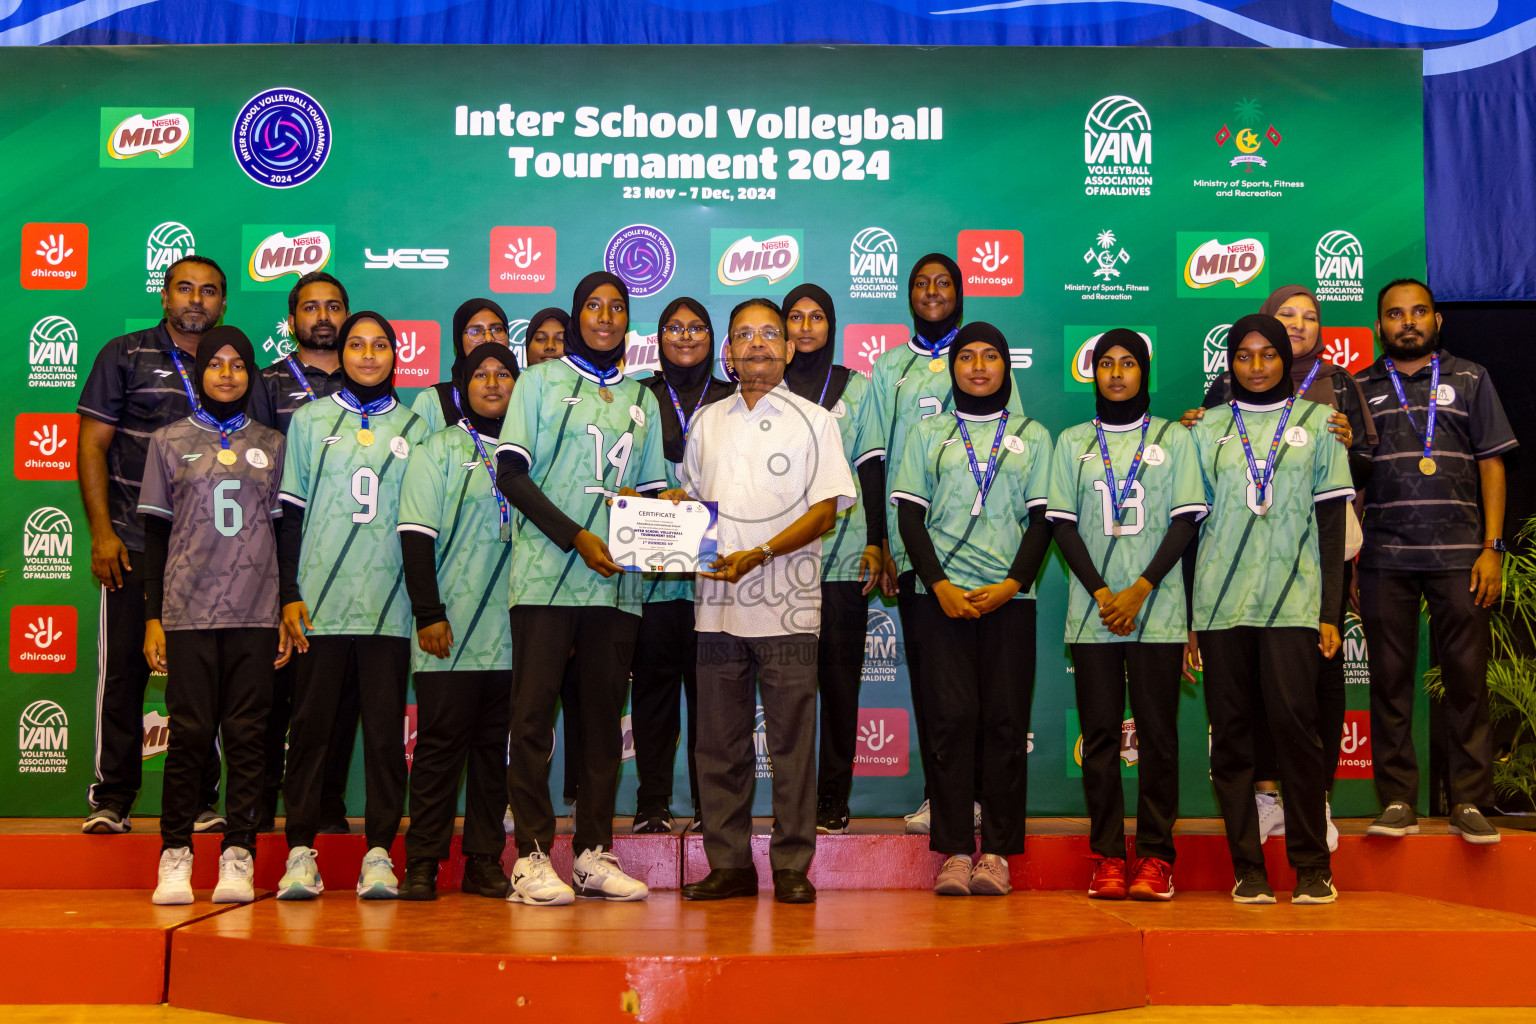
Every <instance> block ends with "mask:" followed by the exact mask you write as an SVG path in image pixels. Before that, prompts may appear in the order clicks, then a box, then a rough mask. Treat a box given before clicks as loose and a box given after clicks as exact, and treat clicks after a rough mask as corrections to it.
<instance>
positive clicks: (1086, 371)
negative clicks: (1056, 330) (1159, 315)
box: [1061, 325, 1157, 394]
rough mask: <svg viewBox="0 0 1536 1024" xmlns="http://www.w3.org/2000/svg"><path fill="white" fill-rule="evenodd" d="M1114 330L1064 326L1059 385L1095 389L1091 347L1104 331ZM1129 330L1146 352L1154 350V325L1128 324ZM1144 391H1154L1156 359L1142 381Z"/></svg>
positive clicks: (1110, 328) (1151, 352)
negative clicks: (1145, 388)
mask: <svg viewBox="0 0 1536 1024" xmlns="http://www.w3.org/2000/svg"><path fill="white" fill-rule="evenodd" d="M1121 326H1124V325H1121ZM1111 330H1114V327H1113V326H1108V327H1073V326H1068V327H1066V328H1064V329H1063V333H1062V349H1061V351H1062V363H1063V364H1064V369H1065V372H1064V373H1063V375H1062V377H1063V379H1062V385H1063V386H1064V387H1065V388H1066V390H1068V391H1092V390H1094V388H1095V384H1094V374H1093V369H1094V368H1093V347H1094V346H1095V345H1097V344H1098V343H1099V339H1100V338H1102V337H1103V336H1104V332H1106V331H1111ZM1131 330H1133V331H1135V332H1136V333H1137V334H1139V335H1141V340H1142V341H1144V342H1146V343H1147V353H1148V354H1149V355H1152V354H1155V353H1156V351H1157V328H1156V327H1132V328H1131ZM1146 384H1147V392H1148V393H1149V394H1150V393H1154V392H1156V391H1157V360H1156V359H1154V360H1152V379H1151V380H1149V381H1147V382H1146Z"/></svg>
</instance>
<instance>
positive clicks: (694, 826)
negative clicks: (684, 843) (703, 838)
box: [683, 807, 704, 835]
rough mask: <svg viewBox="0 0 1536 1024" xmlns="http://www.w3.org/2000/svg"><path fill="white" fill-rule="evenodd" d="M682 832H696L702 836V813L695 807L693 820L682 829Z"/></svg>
mask: <svg viewBox="0 0 1536 1024" xmlns="http://www.w3.org/2000/svg"><path fill="white" fill-rule="evenodd" d="M683 831H684V832H697V833H699V834H700V835H702V834H703V833H704V812H703V811H701V810H699V809H698V808H697V807H695V808H694V809H693V820H692V821H690V822H689V823H688V827H687V828H685V829H683Z"/></svg>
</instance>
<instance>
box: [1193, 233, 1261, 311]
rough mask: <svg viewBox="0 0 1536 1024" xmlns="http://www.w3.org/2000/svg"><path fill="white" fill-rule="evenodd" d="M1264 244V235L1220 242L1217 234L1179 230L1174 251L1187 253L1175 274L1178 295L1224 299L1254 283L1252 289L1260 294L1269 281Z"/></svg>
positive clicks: (1253, 235)
mask: <svg viewBox="0 0 1536 1024" xmlns="http://www.w3.org/2000/svg"><path fill="white" fill-rule="evenodd" d="M1268 246H1269V235H1268V234H1258V233H1255V234H1252V235H1247V236H1244V237H1241V238H1237V239H1235V240H1234V241H1231V242H1224V241H1222V240H1221V238H1220V237H1219V236H1218V237H1212V236H1211V235H1209V234H1205V233H1202V232H1194V231H1180V232H1179V233H1178V251H1179V252H1181V253H1188V255H1187V256H1186V257H1185V258H1184V266H1183V269H1182V271H1181V273H1180V276H1179V294H1180V296H1181V297H1183V298H1192V297H1196V296H1198V297H1201V298H1212V299H1219V298H1225V297H1230V296H1231V295H1232V293H1233V292H1234V291H1236V290H1237V289H1239V288H1242V287H1244V286H1246V285H1249V284H1255V283H1257V284H1258V287H1257V288H1255V289H1254V291H1257V292H1260V293H1262V292H1263V291H1264V290H1265V288H1266V286H1267V285H1268V283H1269V265H1268V263H1267V261H1266V260H1265V250H1266V249H1267V248H1268ZM1227 285H1230V287H1226V286H1227Z"/></svg>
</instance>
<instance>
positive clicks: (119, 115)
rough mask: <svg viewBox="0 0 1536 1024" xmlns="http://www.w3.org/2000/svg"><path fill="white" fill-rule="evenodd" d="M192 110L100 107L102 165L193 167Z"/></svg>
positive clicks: (183, 108)
mask: <svg viewBox="0 0 1536 1024" xmlns="http://www.w3.org/2000/svg"><path fill="white" fill-rule="evenodd" d="M193 113H194V112H193V110H192V108H191V107H173V108H168V109H166V108H150V109H144V108H142V107H102V108H101V166H103V167H137V168H152V169H156V170H161V169H165V168H171V167H191V166H192V118H193Z"/></svg>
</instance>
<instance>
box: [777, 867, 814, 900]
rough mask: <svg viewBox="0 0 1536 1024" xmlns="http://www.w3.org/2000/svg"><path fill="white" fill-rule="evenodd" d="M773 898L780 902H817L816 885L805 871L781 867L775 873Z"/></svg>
mask: <svg viewBox="0 0 1536 1024" xmlns="http://www.w3.org/2000/svg"><path fill="white" fill-rule="evenodd" d="M773 898H774V899H776V900H778V901H779V902H780V903H815V902H816V887H815V886H814V885H812V884H811V880H810V879H809V878H807V877H806V874H805V872H804V871H796V870H795V869H794V868H779V869H778V870H777V871H775V872H774V873H773Z"/></svg>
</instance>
